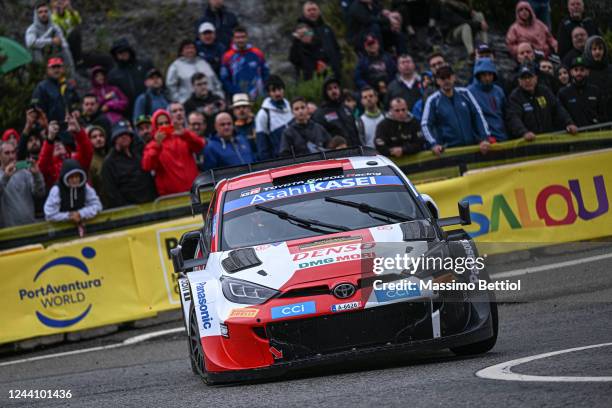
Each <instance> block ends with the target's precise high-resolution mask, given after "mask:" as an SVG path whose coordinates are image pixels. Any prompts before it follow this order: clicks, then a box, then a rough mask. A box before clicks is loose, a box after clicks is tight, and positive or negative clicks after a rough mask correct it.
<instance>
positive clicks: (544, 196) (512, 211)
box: [460, 175, 609, 238]
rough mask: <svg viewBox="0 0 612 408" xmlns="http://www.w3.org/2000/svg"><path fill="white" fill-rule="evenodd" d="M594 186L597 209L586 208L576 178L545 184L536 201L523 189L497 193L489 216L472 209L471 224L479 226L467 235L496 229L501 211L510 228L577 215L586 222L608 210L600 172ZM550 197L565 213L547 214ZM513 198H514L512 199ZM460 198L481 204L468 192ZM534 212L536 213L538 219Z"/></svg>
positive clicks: (563, 222)
mask: <svg viewBox="0 0 612 408" xmlns="http://www.w3.org/2000/svg"><path fill="white" fill-rule="evenodd" d="M593 186H594V190H595V191H594V192H595V194H594V195H595V197H596V198H597V208H595V209H594V210H588V209H587V208H586V205H585V200H584V196H585V195H586V194H584V191H583V189H582V186H581V184H580V181H578V180H575V179H572V180H568V186H567V187H565V186H563V185H559V184H553V185H549V186H546V187H544V188H543V189H542V190H540V191H539V192H538V193H537V194H536V195H535V200H534V201H533V202H530V201H528V199H527V195H526V194H525V189H524V188H517V189H515V190H514V197H507V196H505V195H503V194H498V195H496V196H494V197H493V200H492V203H491V214H490V216H487V215H486V214H483V213H479V212H475V211H472V212H471V214H472V221H473V222H474V224H476V225H480V228H479V229H478V230H477V231H473V232H470V233H469V234H470V236H471V237H472V238H475V237H478V236H480V235H484V234H488V233H490V232H495V231H498V230H499V226H500V219H501V217H502V214H503V217H504V218H505V219H506V222H507V223H508V225H509V226H510V228H512V229H521V228H543V227H556V226H560V225H571V224H574V223H575V222H576V220H577V219H578V218H580V219H582V220H584V221H589V220H592V219H594V218H597V217H600V216H602V215H603V214H605V213H607V212H608V210H609V200H608V194H607V192H606V185H605V182H604V177H603V175H599V176H595V177H593ZM587 191H588V196H591V197H593V193H591V191H592V190H591V189H590V188H588V189H587ZM553 197H556V198H555V200H559V199H560V200H561V202H562V203H563V204H562V205H563V206H564V208H565V211H564V214H565V215H564V216H562V217H557V218H554V217H553V216H552V215H551V214H550V212H549V209H548V202H549V200H551V199H553ZM512 198H514V200H513V199H512ZM460 201H467V202H469V203H470V204H471V205H474V204H480V205H482V204H484V203H483V199H482V196H480V195H470V196H467V197H465V198H463V199H462V200H460ZM574 201H575V203H576V205H575V204H574ZM511 204H512V205H511ZM534 210H535V214H534ZM517 214H518V217H517ZM534 215H537V218H536V217H535V216H534Z"/></svg>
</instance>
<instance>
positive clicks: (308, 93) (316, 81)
mask: <svg viewBox="0 0 612 408" xmlns="http://www.w3.org/2000/svg"><path fill="white" fill-rule="evenodd" d="M324 81H325V78H324V77H323V76H322V75H315V76H314V77H313V78H312V79H311V80H309V81H298V82H297V83H294V84H291V85H289V86H288V87H287V90H286V92H285V94H286V98H287V99H288V100H291V99H293V98H295V97H296V96H303V97H304V98H306V100H307V101H309V102H314V103H316V104H317V105H318V104H319V103H320V102H321V97H322V94H321V89H323V82H324Z"/></svg>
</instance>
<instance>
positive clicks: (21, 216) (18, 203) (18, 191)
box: [0, 141, 45, 227]
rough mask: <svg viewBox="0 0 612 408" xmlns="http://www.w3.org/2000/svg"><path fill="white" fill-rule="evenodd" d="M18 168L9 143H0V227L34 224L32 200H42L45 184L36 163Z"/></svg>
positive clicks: (14, 151) (29, 163)
mask: <svg viewBox="0 0 612 408" xmlns="http://www.w3.org/2000/svg"><path fill="white" fill-rule="evenodd" d="M27 166H28V167H26V168H21V169H18V168H17V155H16V150H15V145H14V144H13V143H12V142H5V141H2V142H0V227H13V226H18V225H25V224H31V223H34V222H36V218H35V200H37V199H42V198H44V197H45V180H44V179H43V176H42V174H41V173H40V170H39V169H38V165H37V164H36V162H35V161H28V162H27Z"/></svg>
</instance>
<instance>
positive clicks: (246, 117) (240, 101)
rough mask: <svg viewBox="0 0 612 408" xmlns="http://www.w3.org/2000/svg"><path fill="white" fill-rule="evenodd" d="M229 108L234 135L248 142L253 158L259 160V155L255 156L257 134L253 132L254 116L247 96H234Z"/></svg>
mask: <svg viewBox="0 0 612 408" xmlns="http://www.w3.org/2000/svg"><path fill="white" fill-rule="evenodd" d="M230 108H231V109H232V114H233V116H234V129H235V130H236V134H237V135H238V136H241V137H244V138H245V139H246V140H247V141H248V142H249V145H250V146H251V152H252V153H253V157H254V158H255V159H256V160H259V155H258V154H257V134H256V132H255V115H253V111H252V105H251V101H250V100H249V95H247V94H236V95H234V96H233V98H232V105H231V106H230Z"/></svg>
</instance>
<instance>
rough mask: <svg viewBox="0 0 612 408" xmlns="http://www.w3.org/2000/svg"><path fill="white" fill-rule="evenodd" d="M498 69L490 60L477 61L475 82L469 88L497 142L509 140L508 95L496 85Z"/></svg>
mask: <svg viewBox="0 0 612 408" xmlns="http://www.w3.org/2000/svg"><path fill="white" fill-rule="evenodd" d="M496 76H497V68H496V67H495V64H494V63H493V61H491V60H490V59H489V58H481V59H479V60H477V61H476V66H475V67H474V77H475V81H474V82H473V83H472V84H471V85H470V86H469V87H468V90H469V91H470V92H471V93H472V95H473V96H474V99H475V100H476V102H478V106H480V109H481V111H482V114H483V116H484V118H485V120H486V121H487V124H488V125H489V130H490V133H491V136H493V138H495V141H498V142H502V141H504V140H508V134H507V133H506V126H505V124H504V112H505V109H506V95H505V94H504V91H503V90H502V89H501V88H500V87H499V86H497V85H495V77H496Z"/></svg>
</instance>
